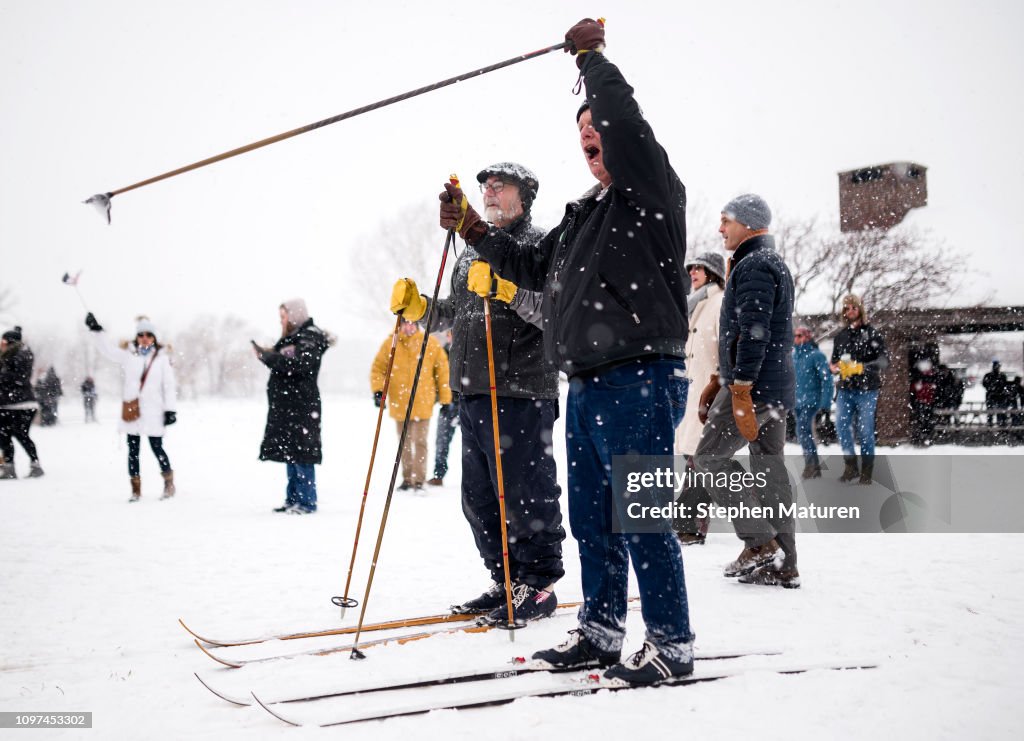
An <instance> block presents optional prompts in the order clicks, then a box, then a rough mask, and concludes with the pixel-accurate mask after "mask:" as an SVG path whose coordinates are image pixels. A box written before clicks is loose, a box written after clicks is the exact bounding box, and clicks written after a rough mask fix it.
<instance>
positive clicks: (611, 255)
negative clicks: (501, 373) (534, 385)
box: [476, 53, 690, 376]
mask: <svg viewBox="0 0 1024 741" xmlns="http://www.w3.org/2000/svg"><path fill="white" fill-rule="evenodd" d="M587 56H588V57H589V60H588V61H587V62H586V63H585V65H584V71H583V75H584V80H585V82H586V86H587V100H588V101H589V102H590V106H591V113H592V115H593V119H594V121H595V122H596V123H597V125H598V126H600V134H601V147H602V151H603V155H604V164H605V168H606V169H607V170H608V172H609V173H610V174H611V176H612V184H611V186H610V187H609V188H608V190H607V192H605V193H604V194H603V195H601V189H600V186H597V187H595V188H593V189H592V190H591V191H590V192H588V193H587V194H586V195H584V196H583V198H582V199H580V200H579V201H575V202H573V203H569V204H568V205H567V206H566V208H565V216H564V217H563V219H562V222H561V223H560V224H559V225H558V226H557V227H556V228H555V229H554V230H552V231H551V232H549V233H548V235H547V236H546V237H544V239H542V240H541V241H540V242H539V243H538V244H537V245H536V246H533V247H530V246H528V245H522V244H518V243H516V242H515V241H514V240H513V239H512V238H511V237H510V236H509V235H508V234H506V233H504V232H503V231H502V230H500V229H495V228H491V229H490V230H489V231H488V233H487V235H486V236H485V237H484V238H483V239H482V240H481V241H480V242H479V243H478V244H477V245H476V249H477V251H478V252H479V253H480V254H481V255H482V256H483V257H484V259H486V260H487V261H488V262H489V263H490V264H491V265H492V266H493V267H494V269H495V271H496V272H497V273H498V274H499V275H501V276H502V277H503V278H507V279H508V280H511V281H513V282H515V283H516V284H517V285H519V286H521V287H523V288H528V289H531V290H535V291H540V290H543V291H544V301H543V304H542V313H543V315H544V347H545V352H546V354H547V357H548V358H549V359H550V360H552V361H554V362H556V363H557V364H558V366H559V368H560V369H561V370H563V371H565V373H566V375H568V376H573V375H576V374H578V373H581V372H583V371H586V370H588V369H594V368H596V367H598V366H606V365H613V364H618V363H622V362H625V361H627V360H630V359H632V358H638V357H644V356H654V355H662V356H671V357H676V358H680V359H683V358H685V357H686V336H687V333H688V326H687V312H686V295H687V293H689V287H690V281H689V279H688V278H687V275H686V270H685V268H684V266H683V263H684V261H685V258H684V255H685V251H686V190H685V188H684V187H683V184H682V182H681V181H680V180H679V177H678V176H677V175H676V173H675V171H674V170H673V169H672V165H671V164H670V163H669V159H668V155H667V154H666V152H665V150H664V149H662V147H661V145H660V144H658V142H657V140H656V139H655V137H654V131H653V130H652V129H651V127H650V124H648V123H647V121H646V120H644V118H643V116H642V115H641V113H640V108H639V106H638V105H637V103H636V100H635V99H634V98H633V88H631V87H630V86H629V84H627V83H626V81H625V79H623V77H622V73H621V72H619V69H618V67H616V66H615V65H614V64H612V63H611V62H609V61H608V60H607V59H606V58H605V57H604V55H602V54H596V53H595V54H588V55H587Z"/></svg>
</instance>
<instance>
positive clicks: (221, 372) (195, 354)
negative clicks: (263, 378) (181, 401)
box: [173, 315, 260, 397]
mask: <svg viewBox="0 0 1024 741" xmlns="http://www.w3.org/2000/svg"><path fill="white" fill-rule="evenodd" d="M256 334H257V330H255V329H254V328H253V327H252V325H250V324H248V323H247V322H246V321H245V320H244V319H240V318H239V317H237V316H232V315H228V316H225V317H219V318H218V317H215V316H211V315H203V316H200V317H198V318H197V319H196V320H195V321H193V322H192V323H191V324H190V325H189V326H188V327H187V328H186V329H185V330H184V331H182V332H179V333H178V337H177V340H176V343H175V346H174V348H173V352H174V366H175V371H176V373H177V378H178V385H179V386H180V387H181V390H182V392H183V394H187V395H191V396H193V397H195V396H198V395H200V394H215V395H222V396H240V395H247V394H250V393H252V391H253V390H254V389H255V387H256V376H257V371H258V368H259V367H260V363H259V361H258V360H257V359H256V357H255V355H254V354H253V351H252V346H251V345H250V344H249V340H250V339H251V338H252V337H254V336H255V335H256Z"/></svg>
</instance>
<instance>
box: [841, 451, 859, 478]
mask: <svg viewBox="0 0 1024 741" xmlns="http://www.w3.org/2000/svg"><path fill="white" fill-rule="evenodd" d="M843 463H845V464H846V468H844V469H843V475H842V476H840V477H839V480H840V481H853V480H854V479H855V478H857V476H858V475H859V474H860V469H859V468H857V456H855V455H844V456H843Z"/></svg>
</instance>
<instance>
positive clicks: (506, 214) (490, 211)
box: [484, 206, 522, 227]
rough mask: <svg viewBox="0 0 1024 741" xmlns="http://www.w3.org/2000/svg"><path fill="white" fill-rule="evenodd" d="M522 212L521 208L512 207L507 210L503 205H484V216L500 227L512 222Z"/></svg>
mask: <svg viewBox="0 0 1024 741" xmlns="http://www.w3.org/2000/svg"><path fill="white" fill-rule="evenodd" d="M521 213H522V211H520V210H519V209H517V208H515V207H512V208H511V209H509V210H508V211H505V210H503V209H502V208H501V206H485V207H484V218H485V219H487V221H489V222H490V223H492V224H494V225H495V226H498V227H503V226H507V225H508V224H511V223H512V222H513V221H515V220H516V218H517V217H518V216H519V215H520V214H521Z"/></svg>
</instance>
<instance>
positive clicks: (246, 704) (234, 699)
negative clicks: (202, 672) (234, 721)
mask: <svg viewBox="0 0 1024 741" xmlns="http://www.w3.org/2000/svg"><path fill="white" fill-rule="evenodd" d="M192 676H194V677H195V678H196V679H198V680H199V684H201V685H203V687H205V688H206V689H208V690H209V691H210V692H212V693H213V694H214V695H216V696H217V697H219V698H220V699H221V700H224V701H226V702H230V703H231V704H232V705H238V706H239V707H243V708H247V707H249V706H250V705H252V703H251V702H249V701H248V700H243V699H241V698H238V697H230V696H228V695H225V694H224V693H223V692H219V691H217V690H215V689H214V688H213V687H211V686H210V685H209V683H207V681H206V680H205V679H203V678H202V677H200V676H199V673H198V672H192Z"/></svg>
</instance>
